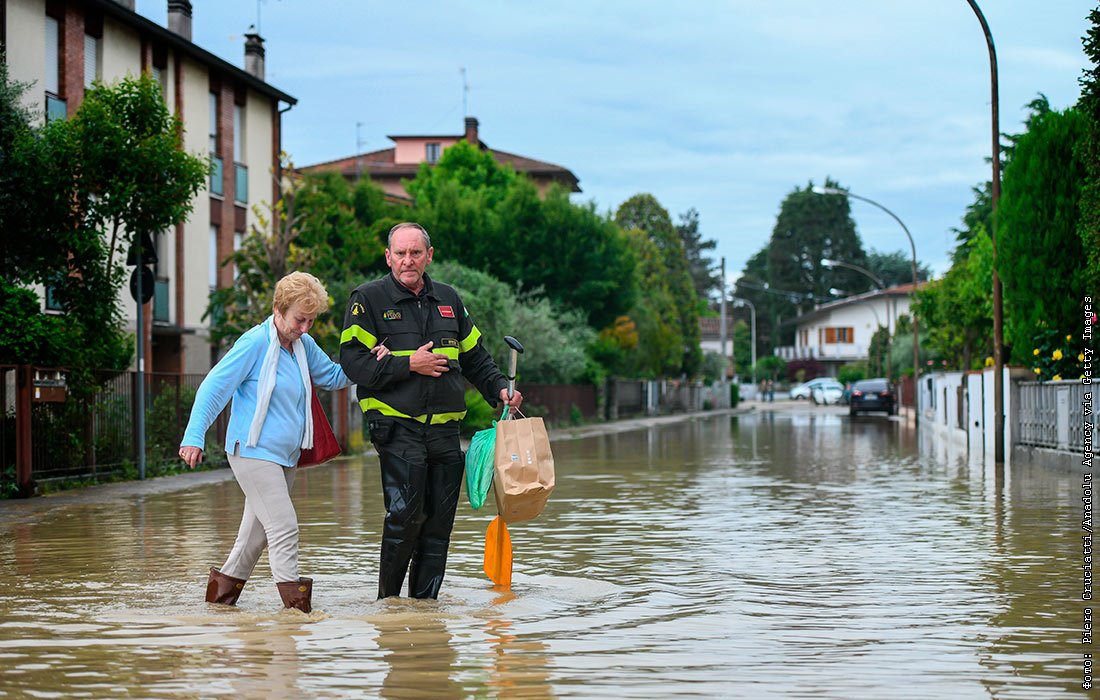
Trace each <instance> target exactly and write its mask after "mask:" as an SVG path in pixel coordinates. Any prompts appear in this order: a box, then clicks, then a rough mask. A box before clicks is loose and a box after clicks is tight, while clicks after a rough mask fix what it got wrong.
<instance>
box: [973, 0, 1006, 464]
mask: <svg viewBox="0 0 1100 700" xmlns="http://www.w3.org/2000/svg"><path fill="white" fill-rule="evenodd" d="M966 1H967V3H969V5H970V9H972V10H974V14H975V15H976V16H977V17H978V22H980V23H981V25H982V33H983V34H985V43H986V46H987V47H988V48H989V85H990V89H989V93H990V100H989V103H990V105H991V108H990V109H991V113H992V114H991V121H992V127H993V128H992V135H993V153H992V156H993V157H992V158H991V160H992V162H993V179H992V181H991V182H990V191H989V203H990V205H991V208H992V213H991V214H990V218H991V219H996V218H997V202H998V200H1000V198H1001V133H1000V130H1001V126H1000V117H999V114H998V107H997V102H998V97H997V49H996V47H994V46H993V33H992V32H990V31H989V23H988V22H986V21H985V15H983V14H982V9H981V8H980V7H978V3H977V2H976V0H966ZM989 239H990V241H991V242H992V244H993V455H994V456H993V461H994V462H995V463H997V464H1001V463H1003V462H1004V461H1005V402H1004V375H1005V372H1004V367H1005V364H1004V357H1003V354H1004V312H1003V301H1002V292H1001V276H1000V274H998V272H997V232H996V230H995V227H993V226H991V227H990V229H989Z"/></svg>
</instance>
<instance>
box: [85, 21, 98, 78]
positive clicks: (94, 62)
mask: <svg viewBox="0 0 1100 700" xmlns="http://www.w3.org/2000/svg"><path fill="white" fill-rule="evenodd" d="M98 77H99V39H97V38H95V37H94V36H92V35H90V34H85V35H84V87H86V88H90V87H91V86H92V83H93V82H94V81H95V79H96V78H98Z"/></svg>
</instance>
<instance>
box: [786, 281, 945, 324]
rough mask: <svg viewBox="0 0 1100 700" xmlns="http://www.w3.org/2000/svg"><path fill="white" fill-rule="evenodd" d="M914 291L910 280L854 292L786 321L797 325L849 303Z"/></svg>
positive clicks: (908, 293)
mask: <svg viewBox="0 0 1100 700" xmlns="http://www.w3.org/2000/svg"><path fill="white" fill-rule="evenodd" d="M926 284H928V283H927V282H921V283H920V284H919V285H918V288H919V287H923V286H924V285H926ZM912 293H913V283H912V282H910V283H909V284H899V285H898V286H896V287H889V288H887V289H873V290H871V291H869V292H864V293H863V294H853V295H852V296H849V297H844V298H843V299H837V300H836V301H830V302H828V303H825V304H821V305H820V306H818V307H817V308H815V309H813V310H812V311H807V312H806V313H804V314H802V315H801V316H797V317H795V318H791V319H788V320H787V321H785V322H784V323H788V324H796V325H797V324H799V323H803V322H805V321H809V320H810V319H812V318H815V317H817V316H822V315H824V314H826V313H828V312H830V311H833V310H835V309H838V308H841V307H843V306H848V305H849V304H858V303H860V302H864V301H868V300H870V299H875V298H877V297H906V296H909V295H910V294H912Z"/></svg>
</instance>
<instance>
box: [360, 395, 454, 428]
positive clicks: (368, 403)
mask: <svg viewBox="0 0 1100 700" xmlns="http://www.w3.org/2000/svg"><path fill="white" fill-rule="evenodd" d="M359 408H361V409H363V413H366V412H367V411H378V412H379V413H381V414H382V415H384V416H392V417H394V418H411V419H413V420H415V421H418V422H420V423H427V422H428V416H427V415H422V416H410V415H409V414H407V413H402V412H401V411H398V410H397V409H396V408H394V407H393V406H391V405H389V404H388V403H385V402H384V401H379V400H378V399H372V398H366V399H362V400H361V401H359ZM465 417H466V411H455V412H453V413H436V414H434V415H432V423H431V424H432V425H440V424H442V423H452V422H454V421H456V420H462V419H463V418H465Z"/></svg>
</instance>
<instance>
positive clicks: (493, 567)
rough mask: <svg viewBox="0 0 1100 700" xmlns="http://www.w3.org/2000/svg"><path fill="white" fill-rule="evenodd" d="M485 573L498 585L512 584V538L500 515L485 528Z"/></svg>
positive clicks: (506, 585)
mask: <svg viewBox="0 0 1100 700" xmlns="http://www.w3.org/2000/svg"><path fill="white" fill-rule="evenodd" d="M485 575H486V576H488V577H489V579H490V580H491V581H492V582H493V583H495V584H496V585H498V586H504V587H505V588H507V587H510V586H511V585H512V538H511V537H510V536H509V535H508V526H507V525H505V524H504V521H503V520H501V519H500V516H499V515H498V516H497V517H495V518H493V519H492V521H491V522H490V523H489V527H488V528H487V529H486V530H485Z"/></svg>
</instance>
